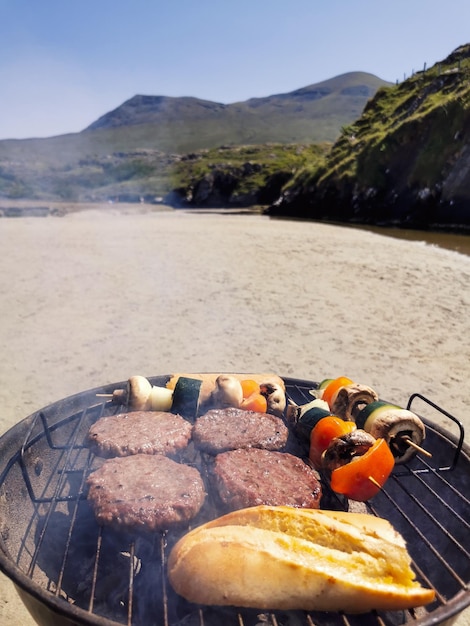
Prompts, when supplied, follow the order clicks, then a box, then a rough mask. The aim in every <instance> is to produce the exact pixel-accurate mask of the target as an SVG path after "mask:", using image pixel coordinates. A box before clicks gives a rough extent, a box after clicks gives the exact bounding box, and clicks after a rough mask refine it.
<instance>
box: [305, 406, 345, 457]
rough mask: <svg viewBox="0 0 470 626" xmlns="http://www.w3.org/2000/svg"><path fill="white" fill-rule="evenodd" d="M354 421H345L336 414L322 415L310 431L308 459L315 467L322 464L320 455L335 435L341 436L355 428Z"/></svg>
mask: <svg viewBox="0 0 470 626" xmlns="http://www.w3.org/2000/svg"><path fill="white" fill-rule="evenodd" d="M355 428H356V424H355V423H354V422H346V421H345V420H343V419H341V418H340V417H337V416H336V415H329V416H327V417H323V418H322V419H321V420H320V421H319V422H318V424H317V425H316V426H314V428H313V430H312V432H311V433H310V450H309V455H308V456H309V459H310V461H312V463H313V465H314V467H315V468H316V469H320V468H321V465H322V455H323V453H324V452H325V450H326V449H327V448H328V446H329V445H330V442H331V441H332V439H334V438H335V437H341V436H342V435H346V434H347V433H350V432H351V431H352V430H355Z"/></svg>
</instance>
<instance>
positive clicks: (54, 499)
mask: <svg viewBox="0 0 470 626" xmlns="http://www.w3.org/2000/svg"><path fill="white" fill-rule="evenodd" d="M78 426H79V423H77V424H76V426H75V428H74V430H73V432H72V434H71V436H70V440H69V443H70V447H69V448H68V449H67V450H66V453H65V455H64V454H63V453H61V454H59V458H58V460H57V462H56V464H55V469H54V471H53V472H51V475H50V479H49V480H48V482H47V484H49V483H50V482H51V478H52V476H53V475H55V474H56V473H57V474H58V476H59V478H58V480H57V484H56V487H55V489H54V493H53V496H52V498H50V499H49V500H48V501H49V502H51V503H52V506H50V507H49V508H48V509H47V513H46V518H45V523H44V525H43V528H42V529H41V533H40V535H39V538H38V541H37V545H36V550H35V551H34V554H33V556H32V559H31V563H30V566H29V568H28V576H30V577H32V576H33V572H34V568H35V567H36V562H37V559H38V556H39V552H40V549H41V546H42V542H43V541H44V537H45V533H46V529H47V525H48V523H49V520H50V518H51V515H52V513H53V512H54V511H55V507H56V504H57V502H58V501H59V495H60V493H61V491H62V489H63V488H64V485H65V481H66V476H67V473H66V471H64V469H65V468H66V467H67V466H68V465H69V462H70V459H71V457H72V452H73V451H74V444H75V443H76V439H77V437H78V433H79V428H78ZM63 457H64V458H65V460H64V463H63V468H62V469H61V470H59V465H61V463H62V458H63ZM20 463H21V469H22V471H23V477H24V476H25V473H26V475H27V471H26V467H25V459H24V446H23V448H22V454H21V456H20ZM28 479H29V477H28ZM28 491H29V489H28ZM75 498H76V496H73V498H67V499H68V500H70V499H75ZM42 500H43V499H42V498H40V499H36V500H34V501H35V502H40V501H42Z"/></svg>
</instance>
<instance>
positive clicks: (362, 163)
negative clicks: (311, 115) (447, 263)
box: [268, 44, 470, 230]
mask: <svg viewBox="0 0 470 626" xmlns="http://www.w3.org/2000/svg"><path fill="white" fill-rule="evenodd" d="M268 213H269V214H271V215H289V216H295V217H302V218H308V219H328V220H335V221H336V220H339V221H347V222H359V223H370V224H388V225H398V226H407V227H417V228H439V229H454V230H455V229H457V230H465V229H467V228H470V44H467V45H463V46H461V47H459V48H458V49H457V50H455V51H454V52H453V53H452V54H450V55H449V56H448V57H447V58H446V59H445V60H444V61H442V62H440V63H437V64H436V65H434V66H433V67H431V68H423V70H422V71H421V72H417V73H416V74H414V75H413V76H411V77H410V78H408V79H407V80H405V81H403V82H402V83H401V84H398V85H395V86H392V87H387V88H383V89H380V90H379V91H378V92H377V94H376V95H375V97H374V98H372V99H371V100H370V101H369V103H368V104H367V105H366V107H365V109H364V112H363V114H362V115H361V117H360V118H359V119H358V120H357V121H356V122H355V123H353V124H351V125H349V126H347V127H344V128H343V129H342V133H341V137H340V138H339V139H338V140H337V141H336V142H335V143H334V145H333V148H332V149H331V151H330V152H329V154H328V155H327V157H326V158H325V160H324V162H323V163H320V164H319V165H318V167H316V168H315V169H314V171H313V172H312V171H311V170H310V171H307V170H306V169H304V170H302V171H300V172H299V173H298V174H297V175H296V176H295V177H294V178H293V179H292V180H291V181H290V182H289V183H288V184H287V185H286V186H285V188H284V190H283V192H282V194H281V196H280V197H279V198H278V200H277V201H276V202H275V203H273V205H272V206H271V207H270V209H269V210H268Z"/></svg>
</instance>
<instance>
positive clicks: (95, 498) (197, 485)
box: [87, 454, 206, 531]
mask: <svg viewBox="0 0 470 626" xmlns="http://www.w3.org/2000/svg"><path fill="white" fill-rule="evenodd" d="M87 484H88V486H89V491H88V500H89V502H90V504H91V506H92V508H93V510H94V513H95V516H96V519H97V521H98V523H100V524H103V525H109V526H112V527H114V528H115V529H117V530H125V531H129V530H134V531H135V530H142V531H156V530H166V529H168V528H170V527H172V526H175V525H178V524H180V523H184V522H188V521H189V520H191V519H192V518H193V517H195V516H196V515H197V513H198V512H199V511H200V509H201V507H202V505H203V503H204V499H205V495H206V494H205V488H204V483H203V481H202V478H201V475H200V473H199V471H198V470H197V469H196V468H194V467H190V466H189V465H182V464H180V463H177V462H176V461H173V460H172V459H169V458H168V457H166V456H163V455H161V454H156V455H149V454H135V455H132V456H126V457H116V458H114V459H108V460H107V461H104V463H103V465H102V466H101V467H100V468H98V469H97V470H95V471H94V472H93V473H92V474H90V476H89V477H88V479H87Z"/></svg>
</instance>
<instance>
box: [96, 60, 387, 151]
mask: <svg viewBox="0 0 470 626" xmlns="http://www.w3.org/2000/svg"><path fill="white" fill-rule="evenodd" d="M387 85H390V83H387V82H386V81H383V80H381V79H380V78H378V77H377V76H374V75H373V74H368V73H366V72H349V73H346V74H342V75H340V76H336V77H335V78H332V79H329V80H325V81H322V82H320V83H316V84H313V85H308V86H307V87H302V88H301V89H296V90H295V91H292V92H289V93H280V94H274V95H271V96H267V97H262V98H250V99H248V100H246V101H243V102H235V103H233V104H222V103H220V102H212V101H209V100H203V99H200V98H196V97H190V96H181V97H170V96H151V95H140V94H139V95H136V96H134V97H132V98H130V99H129V100H126V101H125V102H124V103H123V104H121V105H120V106H119V107H117V108H116V109H114V110H112V111H109V112H108V113H105V114H104V115H102V116H101V117H100V118H99V119H97V120H96V121H95V122H93V123H92V124H90V126H88V127H87V128H86V129H85V131H84V132H87V133H88V132H90V131H97V130H101V131H103V130H109V129H117V128H123V127H135V126H139V125H151V126H157V127H158V126H162V125H164V124H165V125H167V126H168V125H169V126H171V125H173V124H175V123H178V124H180V125H183V126H185V127H194V128H199V130H200V131H202V132H201V135H202V137H203V136H204V135H212V136H213V135H214V134H215V135H217V134H218V135H219V136H220V138H219V139H218V140H217V141H219V142H220V143H228V144H232V145H239V144H240V143H250V142H251V143H264V142H266V141H271V142H273V143H276V142H280V143H288V142H291V143H296V142H305V141H313V142H318V141H333V140H334V139H336V138H337V137H338V135H339V131H340V130H341V127H342V126H343V125H344V124H348V123H351V121H352V120H354V119H356V118H357V117H359V115H360V114H361V112H362V110H363V108H364V106H365V104H366V103H367V101H368V100H369V99H370V98H371V97H373V96H374V95H375V93H376V91H377V90H378V89H379V88H380V87H383V86H387ZM313 121H316V122H319V121H321V127H320V126H319V125H315V126H312V122H313ZM207 125H211V126H212V128H213V129H214V127H215V126H216V125H221V128H219V131H218V133H214V130H213V131H212V133H211V132H207V130H208V129H207ZM266 126H268V127H269V131H268V132H266ZM309 126H310V128H309ZM204 130H205V131H206V132H204ZM202 137H201V141H203V138H202ZM216 144H217V142H216V143H213V142H211V143H209V144H207V145H201V146H197V148H207V147H214V146H215V145H216Z"/></svg>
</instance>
